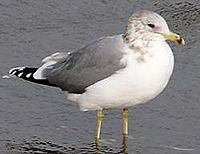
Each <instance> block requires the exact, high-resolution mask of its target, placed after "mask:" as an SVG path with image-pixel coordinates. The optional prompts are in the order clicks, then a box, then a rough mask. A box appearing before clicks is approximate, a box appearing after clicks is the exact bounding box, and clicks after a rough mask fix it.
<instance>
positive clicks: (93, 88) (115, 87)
mask: <svg viewBox="0 0 200 154" xmlns="http://www.w3.org/2000/svg"><path fill="white" fill-rule="evenodd" d="M166 40H170V41H173V42H176V43H177V44H182V45H184V44H185V42H184V39H183V38H182V37H181V36H180V35H178V34H176V33H173V32H171V31H170V30H169V28H168V25H167V23H166V21H165V20H164V18H163V17H161V16H160V15H159V14H157V13H155V12H152V11H148V10H141V11H137V12H135V13H133V14H132V15H131V16H130V18H129V19H128V22H127V25H126V27H125V32H124V33H123V34H119V35H114V36H106V37H101V38H98V39H96V40H93V41H92V42H90V43H89V44H87V45H86V46H84V47H82V48H80V49H78V50H74V51H71V52H60V53H54V54H52V55H50V56H48V57H46V58H44V59H43V60H42V64H41V66H40V67H16V68H13V69H11V70H10V71H9V74H10V75H11V76H17V77H19V78H22V79H24V80H27V81H30V82H34V83H38V84H43V85H48V86H53V87H58V88H60V89H61V90H62V91H64V93H65V94H66V95H67V99H68V100H70V101H73V102H77V103H78V105H79V107H80V110H82V111H90V110H95V111H97V128H96V139H97V140H99V139H100V132H101V124H102V117H103V109H110V108H118V109H122V111H123V113H122V118H123V135H124V136H127V135H128V108H129V107H131V106H135V105H137V104H143V103H146V102H148V101H149V100H152V99H153V98H155V97H156V96H158V95H159V94H160V93H161V92H162V91H163V90H164V88H165V87H166V85H167V83H168V82H169V79H170V77H171V75H172V71H173V68H174V56H173V53H172V50H171V48H170V47H169V45H168V44H167V42H166Z"/></svg>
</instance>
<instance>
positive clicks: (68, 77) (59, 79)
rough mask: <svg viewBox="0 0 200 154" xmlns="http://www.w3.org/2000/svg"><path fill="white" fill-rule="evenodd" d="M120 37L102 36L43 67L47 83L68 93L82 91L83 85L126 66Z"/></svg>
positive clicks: (105, 76) (85, 86) (92, 82)
mask: <svg viewBox="0 0 200 154" xmlns="http://www.w3.org/2000/svg"><path fill="white" fill-rule="evenodd" d="M123 45H124V43H123V40H122V36H121V35H118V36H113V37H105V38H100V39H98V40H95V41H93V42H91V43H90V44H88V45H87V46H85V47H83V48H81V49H79V50H77V51H74V52H72V53H71V54H69V55H68V56H66V55H65V57H64V58H62V59H61V60H59V61H57V62H56V63H55V64H53V65H52V66H51V67H49V68H47V69H46V70H45V72H44V73H45V77H46V78H47V79H48V81H49V83H51V84H52V85H56V86H58V87H60V88H61V89H62V90H65V91H68V92H70V93H83V92H84V91H85V88H87V87H88V86H90V85H92V84H94V83H95V82H97V81H100V80H103V79H105V78H107V77H109V76H110V75H112V74H114V73H115V72H116V71H118V70H119V69H122V68H124V67H125V66H124V65H123V64H122V63H121V62H120V60H121V59H122V57H123V54H124V53H123Z"/></svg>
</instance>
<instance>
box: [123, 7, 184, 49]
mask: <svg viewBox="0 0 200 154" xmlns="http://www.w3.org/2000/svg"><path fill="white" fill-rule="evenodd" d="M124 39H125V41H127V42H128V43H129V44H130V46H134V42H135V41H136V40H139V39H142V40H143V41H144V40H147V41H151V40H156V39H163V40H171V41H174V42H176V43H178V44H184V40H183V39H182V38H181V37H180V36H179V35H177V34H175V33H172V32H170V30H169V28H168V25H167V23H166V21H165V20H164V18H163V17H161V16H160V15H159V14H157V13H155V12H152V11H147V10H142V11H138V12H136V13H134V14H133V15H132V16H131V17H130V18H129V20H128V24H127V27H126V31H125V34H124Z"/></svg>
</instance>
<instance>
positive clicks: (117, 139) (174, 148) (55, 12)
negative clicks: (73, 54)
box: [0, 0, 200, 154]
mask: <svg viewBox="0 0 200 154" xmlns="http://www.w3.org/2000/svg"><path fill="white" fill-rule="evenodd" d="M140 9H150V10H154V11H156V12H158V13H160V14H161V15H163V16H164V17H165V19H166V20H167V21H168V23H169V26H170V28H171V29H172V30H173V31H175V32H179V33H181V34H182V35H183V36H184V38H185V40H186V44H187V45H186V46H184V47H183V46H178V45H175V44H171V43H170V45H171V46H172V48H173V50H174V54H175V57H176V63H175V70H174V74H173V76H172V78H171V81H170V83H169V85H168V87H167V89H166V90H165V91H164V92H163V93H162V94H161V95H160V96H159V97H157V98H156V99H154V100H153V101H151V102H149V103H147V104H144V105H139V106H135V107H132V108H130V109H129V130H130V132H129V133H130V136H129V138H128V141H127V149H126V152H128V153H130V154H132V153H135V154H198V153H199V151H200V95H199V91H200V86H199V83H200V82H199V81H200V60H199V59H200V52H199V51H200V2H199V1H198V0H190V2H187V1H186V0H166V1H158V0H151V1H146V0H143V1H134V0H0V76H3V75H5V74H6V73H7V72H8V70H9V69H10V68H12V67H14V66H23V65H29V66H30V65H39V64H40V61H41V59H42V58H44V57H45V56H47V55H49V54H51V53H54V52H58V51H70V50H72V49H76V48H79V47H81V46H82V45H84V44H86V43H88V42H89V41H91V40H93V39H95V38H98V37H101V36H105V35H113V34H118V33H122V32H123V30H124V27H125V25H126V21H127V19H128V17H129V16H130V14H131V13H132V12H134V11H136V10H140ZM95 115H96V114H95V112H80V111H79V109H78V107H77V106H76V105H74V104H73V103H70V102H69V101H66V99H65V97H64V95H63V94H62V92H61V91H60V90H59V89H56V88H50V87H46V86H40V85H36V84H30V83H27V82H24V81H22V80H18V79H9V80H8V79H0V153H31V152H32V153H74V154H77V153H95V151H96V149H95V145H94V135H95V127H96V126H95V124H96V121H95ZM121 132H122V120H121V111H119V110H108V111H106V112H105V117H104V121H103V128H102V138H103V140H102V142H101V144H100V147H99V153H123V145H122V135H121ZM120 151H121V152H120ZM126 152H124V153H126Z"/></svg>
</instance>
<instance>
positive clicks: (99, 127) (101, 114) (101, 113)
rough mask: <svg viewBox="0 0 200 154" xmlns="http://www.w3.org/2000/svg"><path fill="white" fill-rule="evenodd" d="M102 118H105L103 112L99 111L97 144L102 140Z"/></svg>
mask: <svg viewBox="0 0 200 154" xmlns="http://www.w3.org/2000/svg"><path fill="white" fill-rule="evenodd" d="M102 117H103V112H102V110H97V129H96V141H97V142H98V140H99V139H100V133H101V123H102Z"/></svg>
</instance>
